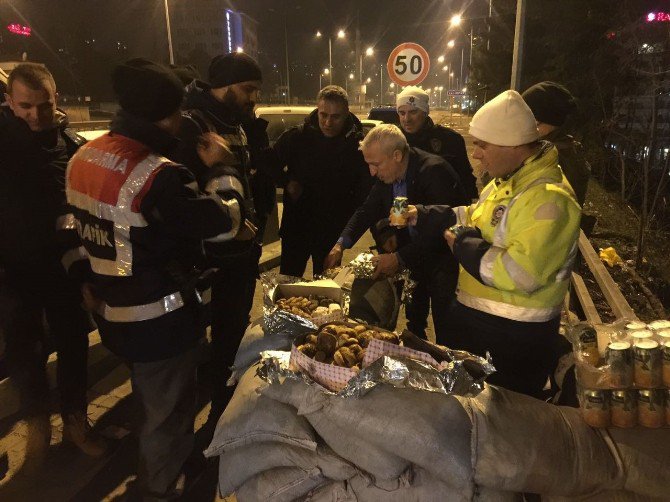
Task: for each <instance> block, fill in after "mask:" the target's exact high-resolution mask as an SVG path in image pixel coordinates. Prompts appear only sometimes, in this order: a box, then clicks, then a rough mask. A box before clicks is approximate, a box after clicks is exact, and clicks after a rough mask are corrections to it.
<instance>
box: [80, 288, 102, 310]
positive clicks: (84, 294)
mask: <svg viewBox="0 0 670 502" xmlns="http://www.w3.org/2000/svg"><path fill="white" fill-rule="evenodd" d="M101 305H102V300H101V299H100V298H98V297H97V296H95V286H93V284H91V283H90V282H85V283H84V284H82V285H81V306H82V307H83V308H84V310H86V311H87V312H97V311H98V310H99V309H100V306H101Z"/></svg>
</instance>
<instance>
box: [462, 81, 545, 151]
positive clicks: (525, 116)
mask: <svg viewBox="0 0 670 502" xmlns="http://www.w3.org/2000/svg"><path fill="white" fill-rule="evenodd" d="M470 134H471V135H472V136H474V137H475V138H477V139H479V140H481V141H486V142H487V143H491V144H492V145H498V146H519V145H525V144H527V143H532V142H533V141H537V140H538V139H539V137H540V133H539V132H538V130H537V123H536V122H535V117H534V116H533V112H532V111H530V108H529V107H528V105H527V104H526V102H525V101H524V100H523V98H522V97H521V94H519V93H518V92H516V91H505V92H503V93H501V94H498V95H497V96H496V97H495V98H493V99H492V100H491V101H489V102H488V103H486V104H485V105H484V106H482V107H481V108H480V109H479V110H477V113H475V114H474V116H473V117H472V121H471V122H470Z"/></svg>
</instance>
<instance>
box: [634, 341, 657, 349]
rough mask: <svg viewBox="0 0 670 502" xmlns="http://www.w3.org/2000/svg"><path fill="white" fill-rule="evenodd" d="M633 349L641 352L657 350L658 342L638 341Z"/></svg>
mask: <svg viewBox="0 0 670 502" xmlns="http://www.w3.org/2000/svg"><path fill="white" fill-rule="evenodd" d="M635 347H636V348H638V349H642V350H653V349H656V348H658V342H657V341H655V340H640V341H638V342H637V343H636V344H635Z"/></svg>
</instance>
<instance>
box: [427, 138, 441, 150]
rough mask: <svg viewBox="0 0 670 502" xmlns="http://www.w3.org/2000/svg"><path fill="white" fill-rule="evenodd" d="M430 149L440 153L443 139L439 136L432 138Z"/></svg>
mask: <svg viewBox="0 0 670 502" xmlns="http://www.w3.org/2000/svg"><path fill="white" fill-rule="evenodd" d="M430 149H431V150H432V151H433V153H438V152H439V151H441V150H442V140H440V139H438V138H431V140H430Z"/></svg>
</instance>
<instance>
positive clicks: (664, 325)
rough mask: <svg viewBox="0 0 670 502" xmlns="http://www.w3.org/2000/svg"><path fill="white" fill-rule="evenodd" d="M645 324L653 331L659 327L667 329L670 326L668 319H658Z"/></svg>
mask: <svg viewBox="0 0 670 502" xmlns="http://www.w3.org/2000/svg"><path fill="white" fill-rule="evenodd" d="M647 326H648V327H649V328H650V329H653V330H655V331H658V330H661V329H668V328H670V321H668V320H667V319H660V320H658V321H653V322H650V323H649V324H648V325H647Z"/></svg>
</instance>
